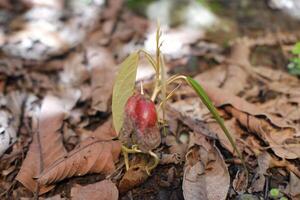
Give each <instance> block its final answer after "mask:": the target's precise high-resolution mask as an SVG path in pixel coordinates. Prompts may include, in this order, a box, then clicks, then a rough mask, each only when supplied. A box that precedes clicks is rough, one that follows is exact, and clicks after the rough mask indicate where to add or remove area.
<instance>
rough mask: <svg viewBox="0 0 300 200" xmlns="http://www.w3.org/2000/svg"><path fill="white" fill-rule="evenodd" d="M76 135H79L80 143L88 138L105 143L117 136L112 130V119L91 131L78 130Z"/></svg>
mask: <svg viewBox="0 0 300 200" xmlns="http://www.w3.org/2000/svg"><path fill="white" fill-rule="evenodd" d="M77 133H78V134H79V135H80V137H81V140H82V141H83V140H84V139H86V138H88V137H95V138H97V139H99V140H104V141H107V140H112V139H113V138H115V137H117V136H118V135H117V133H116V132H115V130H114V128H113V124H112V117H110V118H109V119H108V120H107V121H106V122H104V123H103V124H102V125H100V126H99V127H97V128H96V129H95V130H93V131H89V130H85V129H78V130H77Z"/></svg>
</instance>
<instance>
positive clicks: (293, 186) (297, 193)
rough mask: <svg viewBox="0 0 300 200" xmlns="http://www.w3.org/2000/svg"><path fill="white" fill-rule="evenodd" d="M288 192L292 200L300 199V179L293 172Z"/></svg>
mask: <svg viewBox="0 0 300 200" xmlns="http://www.w3.org/2000/svg"><path fill="white" fill-rule="evenodd" d="M287 192H288V194H290V195H291V196H292V199H299V198H300V178H299V177H297V176H296V175H295V174H294V173H293V172H290V182H289V184H288V186H287Z"/></svg>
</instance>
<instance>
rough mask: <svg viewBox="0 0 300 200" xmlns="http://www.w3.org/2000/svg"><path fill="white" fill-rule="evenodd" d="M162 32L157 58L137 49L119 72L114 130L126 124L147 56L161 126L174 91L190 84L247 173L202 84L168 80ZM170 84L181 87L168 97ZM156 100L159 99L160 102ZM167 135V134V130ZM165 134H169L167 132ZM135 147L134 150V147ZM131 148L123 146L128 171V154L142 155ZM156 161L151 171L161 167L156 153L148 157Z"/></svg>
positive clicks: (178, 77)
mask: <svg viewBox="0 0 300 200" xmlns="http://www.w3.org/2000/svg"><path fill="white" fill-rule="evenodd" d="M161 34H162V33H161V31H160V27H159V26H158V29H157V33H156V55H155V56H152V55H150V53H148V52H147V51H145V50H142V49H141V50H138V51H137V52H134V53H132V54H131V55H129V56H128V57H127V58H126V59H125V60H124V61H123V63H122V64H121V66H120V70H119V73H118V75H117V77H116V81H115V85H114V88H113V97H112V115H113V124H114V128H115V130H116V132H117V133H119V132H120V130H121V128H122V126H123V122H124V108H125V104H126V102H127V100H128V98H129V97H130V96H131V95H132V94H133V93H134V89H135V79H136V73H137V68H138V62H139V58H140V56H142V55H143V56H144V57H145V58H146V59H147V60H148V62H149V63H150V64H151V66H152V67H153V69H154V71H155V78H154V86H153V92H152V95H151V100H152V101H153V102H158V103H159V109H161V111H162V119H161V121H162V124H163V127H165V126H164V123H165V106H164V105H165V103H166V101H167V100H168V99H169V98H170V97H171V96H172V94H173V93H174V92H175V90H176V89H177V88H178V87H180V85H181V84H182V83H187V84H188V85H189V86H190V87H191V88H192V89H194V91H195V92H196V94H197V95H198V96H199V97H200V99H201V101H202V102H203V103H204V104H205V106H206V107H207V108H208V109H209V111H210V112H211V114H212V115H213V117H214V118H215V120H216V121H217V123H218V124H219V125H220V127H221V129H222V130H223V132H224V134H225V135H226V137H227V138H228V140H229V142H230V144H231V145H232V146H233V148H234V150H235V152H236V153H237V155H238V157H239V158H240V159H241V161H242V164H243V166H244V168H245V171H246V172H247V168H246V165H245V162H244V159H243V157H242V154H241V153H240V151H239V150H238V148H237V146H236V143H235V141H234V139H233V137H232V136H231V134H230V133H229V131H228V130H227V128H226V126H225V124H224V122H223V119H222V118H221V117H220V115H219V113H218V111H217V109H216V108H215V107H214V105H213V103H212V101H211V100H210V98H209V97H208V95H207V94H206V92H205V90H204V89H203V88H202V87H201V85H200V84H199V83H198V82H197V81H196V80H194V79H192V78H191V77H186V76H183V75H173V76H171V77H170V78H168V79H167V78H166V72H165V68H164V67H165V65H164V57H163V55H162V52H161V49H160V48H161V45H162V43H161V42H160V38H161ZM170 84H178V85H177V87H176V88H175V89H174V90H173V91H171V92H170V93H169V94H167V87H168V86H169V85H170ZM157 97H160V98H159V99H157ZM164 132H165V131H164ZM165 133H166V132H165ZM133 146H134V148H133ZM133 146H132V147H129V148H128V147H123V148H122V151H123V154H124V160H125V164H126V169H128V168H129V165H128V153H141V151H140V150H139V147H138V146H136V145H133ZM149 155H150V156H151V157H152V158H153V159H154V163H155V166H153V165H152V166H151V167H150V170H148V172H149V173H150V171H151V170H152V169H154V168H155V167H156V165H157V164H158V156H156V155H155V153H154V152H150V154H149Z"/></svg>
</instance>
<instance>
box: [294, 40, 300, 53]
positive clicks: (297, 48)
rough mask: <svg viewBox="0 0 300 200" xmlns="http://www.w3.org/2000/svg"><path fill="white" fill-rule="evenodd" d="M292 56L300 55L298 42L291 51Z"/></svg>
mask: <svg viewBox="0 0 300 200" xmlns="http://www.w3.org/2000/svg"><path fill="white" fill-rule="evenodd" d="M292 54H294V55H299V54H300V42H297V43H296V44H295V46H294V47H293V49H292Z"/></svg>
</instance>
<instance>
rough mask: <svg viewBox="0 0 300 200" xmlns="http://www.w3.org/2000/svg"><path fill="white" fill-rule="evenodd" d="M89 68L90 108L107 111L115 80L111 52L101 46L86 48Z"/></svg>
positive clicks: (114, 66)
mask: <svg viewBox="0 0 300 200" xmlns="http://www.w3.org/2000/svg"><path fill="white" fill-rule="evenodd" d="M87 57H88V60H89V61H88V63H89V66H90V68H91V84H92V108H93V109H95V110H97V111H101V112H107V111H108V108H109V107H110V105H111V102H110V101H109V100H111V95H112V89H113V84H114V81H115V74H116V64H115V61H114V59H113V55H112V53H111V52H109V51H108V50H106V49H105V48H103V47H97V48H96V47H90V48H88V49H87Z"/></svg>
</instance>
